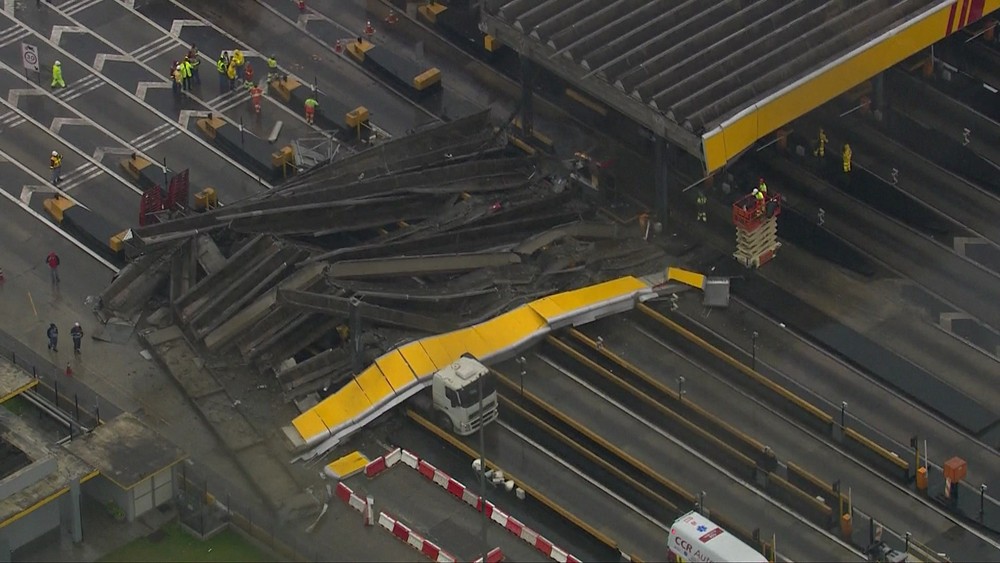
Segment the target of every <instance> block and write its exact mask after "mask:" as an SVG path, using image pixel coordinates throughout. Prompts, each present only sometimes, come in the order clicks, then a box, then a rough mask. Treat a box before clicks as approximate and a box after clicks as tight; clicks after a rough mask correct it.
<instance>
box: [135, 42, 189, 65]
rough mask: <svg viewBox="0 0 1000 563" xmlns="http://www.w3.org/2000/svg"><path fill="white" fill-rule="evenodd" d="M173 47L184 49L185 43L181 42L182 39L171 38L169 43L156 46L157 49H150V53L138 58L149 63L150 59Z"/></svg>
mask: <svg viewBox="0 0 1000 563" xmlns="http://www.w3.org/2000/svg"><path fill="white" fill-rule="evenodd" d="M172 49H184V44H183V43H181V42H180V41H177V40H174V39H173V38H171V41H168V42H167V43H165V44H163V45H160V46H158V47H156V48H155V49H153V50H152V51H149V52H148V53H143V54H142V56H139V57H136V58H137V59H139V60H140V61H142V62H144V63H148V62H149V61H151V60H153V59H155V58H156V57H159V56H160V55H164V54H166V53H168V52H170V51H171V50H172Z"/></svg>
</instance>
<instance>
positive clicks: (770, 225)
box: [733, 194, 781, 268]
mask: <svg viewBox="0 0 1000 563" xmlns="http://www.w3.org/2000/svg"><path fill="white" fill-rule="evenodd" d="M780 214H781V196H780V195H778V194H773V195H768V196H767V197H765V198H764V199H763V200H758V199H757V198H756V197H754V196H753V195H752V194H751V195H746V196H744V197H742V198H740V199H739V200H737V201H736V203H734V204H733V224H735V225H736V252H735V253H734V254H733V257H734V258H736V260H737V261H738V262H739V263H740V264H743V266H745V267H747V268H759V267H761V266H763V265H764V264H766V263H767V262H769V261H770V260H771V259H772V258H774V255H775V253H777V251H778V249H779V248H781V243H780V242H778V215H780Z"/></svg>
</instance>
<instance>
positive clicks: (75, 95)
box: [63, 82, 104, 102]
mask: <svg viewBox="0 0 1000 563" xmlns="http://www.w3.org/2000/svg"><path fill="white" fill-rule="evenodd" d="M102 86H104V83H103V82H95V83H94V84H91V85H89V86H87V87H86V88H81V89H79V90H77V91H76V92H73V93H72V94H70V95H69V96H65V97H63V100H64V101H67V102H69V101H72V100H75V99H77V98H79V97H80V96H82V95H84V94H87V93H90V92H93V91H94V90H97V89H98V88H101V87H102Z"/></svg>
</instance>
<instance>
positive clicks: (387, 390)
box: [354, 350, 413, 405]
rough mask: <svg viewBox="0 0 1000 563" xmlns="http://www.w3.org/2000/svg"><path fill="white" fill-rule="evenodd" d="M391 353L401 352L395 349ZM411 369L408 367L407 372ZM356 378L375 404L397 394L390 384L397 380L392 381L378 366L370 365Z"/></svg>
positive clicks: (411, 379) (411, 378)
mask: <svg viewBox="0 0 1000 563" xmlns="http://www.w3.org/2000/svg"><path fill="white" fill-rule="evenodd" d="M390 354H399V352H396V351H395V350H393V351H392V352H390ZM409 370H410V368H406V371H407V372H409ZM410 373H412V372H410ZM354 380H355V381H357V382H358V385H359V386H361V390H362V391H364V392H365V396H366V397H368V400H369V401H371V402H372V404H373V405H374V404H376V403H378V402H379V401H383V400H385V399H387V398H389V397H391V396H393V395H395V394H396V391H395V390H394V388H393V386H392V385H390V384H391V383H395V382H393V381H390V380H389V378H388V377H387V376H386V375H384V373H383V372H381V371H379V369H378V367H377V366H369V367H368V369H366V370H365V371H363V372H361V375H359V376H357V377H356V378H354ZM410 381H413V377H410Z"/></svg>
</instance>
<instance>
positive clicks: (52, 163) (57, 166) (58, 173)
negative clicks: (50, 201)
mask: <svg viewBox="0 0 1000 563" xmlns="http://www.w3.org/2000/svg"><path fill="white" fill-rule="evenodd" d="M49 170H51V171H52V185H53V186H58V185H59V181H60V180H62V155H61V154H59V151H52V154H51V155H50V156H49Z"/></svg>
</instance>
